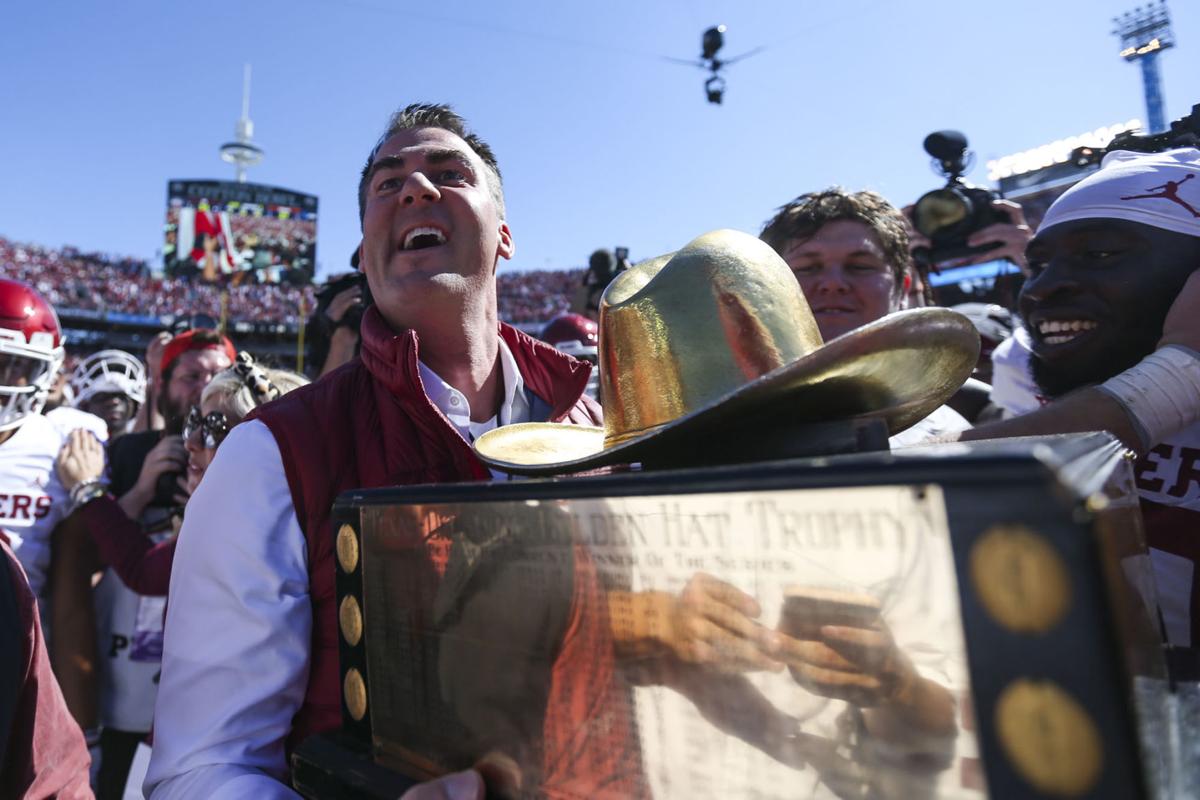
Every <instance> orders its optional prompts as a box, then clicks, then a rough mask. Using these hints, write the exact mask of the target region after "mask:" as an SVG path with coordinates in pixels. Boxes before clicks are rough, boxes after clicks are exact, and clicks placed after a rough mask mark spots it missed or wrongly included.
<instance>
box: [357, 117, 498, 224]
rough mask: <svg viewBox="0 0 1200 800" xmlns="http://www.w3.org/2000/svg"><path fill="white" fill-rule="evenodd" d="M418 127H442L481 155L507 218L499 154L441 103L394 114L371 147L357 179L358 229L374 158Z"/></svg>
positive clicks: (488, 177) (489, 182)
mask: <svg viewBox="0 0 1200 800" xmlns="http://www.w3.org/2000/svg"><path fill="white" fill-rule="evenodd" d="M418 128H441V129H442V130H444V131H449V132H450V133H453V134H454V135H455V136H457V137H459V138H460V139H462V140H463V141H464V142H466V143H467V146H468V147H470V148H471V149H472V150H473V151H474V152H475V155H477V156H479V158H480V159H481V160H482V161H483V164H484V166H485V167H487V170H488V172H489V173H490V174H489V175H487V176H486V177H487V180H488V185H489V187H490V188H491V190H492V198H493V199H494V200H495V201H496V208H497V209H498V210H499V212H500V218H501V219H504V182H503V180H502V179H501V177H500V167H499V165H498V164H497V163H496V154H495V153H494V152H492V148H491V146H490V145H489V144H488V143H487V142H485V141H484V140H483V139H480V138H479V136H478V135H477V134H475V133H473V132H472V131H471V129H470V128H468V127H467V121H466V120H465V119H463V118H462V117H460V116H459V115H458V114H456V113H455V112H454V109H452V108H451V107H450V106H448V105H444V104H441V103H413V104H411V105H408V106H405V107H404V108H402V109H401V110H399V111H397V112H396V113H394V114H392V116H391V118H390V119H388V124H387V127H386V128H385V129H384V131H383V135H382V136H380V137H379V141H377V142H376V143H375V146H374V147H373V148H371V154H370V155H368V156H367V163H366V164H364V165H363V168H362V174H361V175H359V178H358V224H359V227H361V226H362V221H363V217H364V216H365V215H366V212H367V178H368V177H369V176H370V174H371V165H372V164H373V163H375V156H376V155H378V154H379V148H380V147H383V144H384V142H386V141H387V140H388V139H390V138H392V137H393V136H395V135H396V134H397V133H400V132H401V131H411V130H416V129H418Z"/></svg>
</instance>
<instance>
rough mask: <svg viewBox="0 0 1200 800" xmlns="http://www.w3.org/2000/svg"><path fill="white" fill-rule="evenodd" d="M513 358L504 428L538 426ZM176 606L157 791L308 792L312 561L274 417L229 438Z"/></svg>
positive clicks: (208, 794) (251, 795)
mask: <svg viewBox="0 0 1200 800" xmlns="http://www.w3.org/2000/svg"><path fill="white" fill-rule="evenodd" d="M500 363H501V368H502V370H503V374H504V387H505V394H504V402H503V403H502V405H501V408H500V412H499V414H498V415H497V416H498V417H499V421H500V424H508V423H510V422H522V421H527V420H528V419H529V413H530V409H529V404H528V402H527V400H526V398H525V392H524V381H522V380H521V376H520V373H519V372H518V371H517V364H516V361H515V360H514V359H513V356H512V353H511V352H509V350H508V347H507V346H506V345H505V344H504V341H503V340H501V342H500ZM420 368H421V377H422V381H423V382H424V384H425V391H426V394H427V395H428V396H429V398H430V400H432V401H433V403H434V405H436V406H438V408H440V409H441V410H442V412H443V413H444V414H446V416H447V418H449V419H450V420H451V422H452V423H453V424H454V426H455V427H456V428H457V429H458V430H459V433H461V434H462V435H463V436H464V438H467V439H468V441H470V437H471V435H472V434H474V435H479V434H481V433H483V432H484V431H485V430H488V429H490V428H488V427H480V428H479V429H478V430H476V424H475V423H471V422H470V408H469V407H468V406H467V403H466V398H465V397H463V395H462V394H461V393H460V392H458V391H457V390H456V389H454V388H453V387H451V386H449V385H448V384H446V383H445V381H442V380H441V379H440V378H438V377H437V375H436V374H435V373H434V372H433V371H432V370H430V369H428V368H427V367H425V366H424V365H420ZM479 425H480V426H486V425H488V423H479ZM495 425H496V420H495V419H493V420H491V421H490V427H495ZM464 428H465V430H464ZM169 598H170V602H169V604H168V606H167V623H166V639H165V643H164V651H163V663H162V679H161V682H160V684H159V688H158V702H157V704H156V706H155V716H154V753H153V756H152V757H151V761H150V769H149V771H148V772H147V775H146V783H145V791H146V794H147V796H153V798H154V800H160V798H168V800H171V799H173V798H215V797H220V798H246V800H274V798H296V797H298V796H299V795H297V794H296V793H295V792H293V791H292V790H291V789H290V788H288V787H287V786H286V785H284V784H283V783H282V780H283V776H284V775H285V773H286V771H287V763H286V760H285V756H284V740H285V739H286V737H287V735H288V733H289V732H290V731H291V727H292V718H293V717H294V716H295V714H296V712H297V711H298V710H299V708H300V705H301V703H302V702H303V700H304V693H305V688H306V686H307V683H308V660H309V647H310V644H311V641H312V605H311V603H310V600H309V587H308V552H307V546H306V542H305V539H304V533H303V532H302V531H301V530H300V524H299V522H298V521H297V519H296V512H295V509H294V508H293V506H292V495H291V491H290V489H289V488H288V483H287V478H286V477H285V475H284V471H283V461H282V459H281V457H280V455H279V447H278V445H277V444H276V442H275V437H274V436H273V435H272V434H271V432H270V430H269V429H268V428H267V426H266V425H265V424H263V423H262V422H260V421H258V420H252V421H249V422H246V423H243V424H241V425H238V426H237V427H235V428H234V429H233V430H232V431H231V432H230V434H229V436H228V437H227V438H226V439H225V441H224V442H223V443H222V444H221V447H220V449H219V450H218V451H217V454H216V458H215V459H214V460H213V463H212V464H211V466H209V468H208V471H207V472H206V473H205V474H204V479H203V480H202V481H201V482H200V485H199V486H198V487H197V488H196V493H195V494H194V495H192V499H191V500H190V501H189V502H188V505H187V514H186V516H185V518H184V523H183V530H182V531H181V532H180V536H179V544H178V545H176V551H175V566H174V568H173V569H172V570H171V586H170V594H169Z"/></svg>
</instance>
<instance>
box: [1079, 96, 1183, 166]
mask: <svg viewBox="0 0 1200 800" xmlns="http://www.w3.org/2000/svg"><path fill="white" fill-rule="evenodd" d="M1176 147H1197V148H1200V103H1197V104H1196V105H1194V106H1192V113H1190V114H1188V115H1187V116H1186V117H1180V118H1179V119H1177V120H1175V121H1174V122H1172V123H1171V127H1170V128H1168V129H1167V130H1165V131H1163V132H1162V133H1140V134H1139V133H1134V132H1133V131H1124V132H1122V133H1118V134H1117V135H1116V136H1115V137H1113V140H1112V141H1111V142H1109V143H1108V145H1107V146H1105V147H1103V148H1099V149H1097V148H1095V147H1076V148H1075V149H1074V150H1072V151H1071V161H1072V162H1074V163H1075V165H1076V166H1079V167H1086V166H1087V165H1088V164H1096V163H1099V162H1100V160H1101V159H1103V158H1104V156H1105V155H1107V154H1108V153H1111V152H1114V151H1116V150H1125V151H1126V152H1131V153H1161V152H1163V151H1164V150H1171V149H1173V148H1176Z"/></svg>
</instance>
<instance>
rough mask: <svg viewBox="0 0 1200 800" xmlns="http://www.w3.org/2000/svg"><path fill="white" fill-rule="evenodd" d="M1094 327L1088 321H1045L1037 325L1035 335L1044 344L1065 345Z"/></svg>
mask: <svg viewBox="0 0 1200 800" xmlns="http://www.w3.org/2000/svg"><path fill="white" fill-rule="evenodd" d="M1096 327H1097V324H1096V323H1095V322H1094V321H1092V320H1090V319H1047V320H1042V321H1041V322H1039V323H1038V324H1037V333H1038V338H1040V339H1041V340H1042V341H1043V342H1044V343H1046V344H1050V345H1055V344H1066V343H1067V342H1070V341H1074V340H1075V339H1077V338H1079V337H1080V336H1082V335H1083V334H1085V333H1087V332H1088V331H1093V330H1095V329H1096Z"/></svg>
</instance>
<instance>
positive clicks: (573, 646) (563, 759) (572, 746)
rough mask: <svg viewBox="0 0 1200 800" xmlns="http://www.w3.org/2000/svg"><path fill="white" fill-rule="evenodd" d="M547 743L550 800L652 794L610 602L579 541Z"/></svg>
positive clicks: (546, 725)
mask: <svg viewBox="0 0 1200 800" xmlns="http://www.w3.org/2000/svg"><path fill="white" fill-rule="evenodd" d="M543 731H544V739H543V746H544V748H545V750H544V752H545V772H544V774H545V778H544V783H543V785H542V787H541V791H542V792H543V793H544V794H545V795H546V796H547V797H550V798H563V799H564V800H565V798H584V797H586V798H640V797H648V796H649V792H648V790H647V788H646V781H645V778H644V774H643V770H642V757H641V747H640V744H639V740H638V735H637V730H636V729H635V722H634V713H633V698H632V695H631V694H630V689H629V688H628V687H627V686H625V685H624V684H623V682H622V681H621V679H620V678H619V676H618V674H617V671H616V668H615V659H614V654H613V642H612V627H611V625H610V622H609V618H608V604H607V602H606V600H605V597H604V592H603V590H602V589H601V587H600V579H599V576H598V575H597V573H596V567H595V565H594V564H593V563H592V560H591V558H590V556H589V553H588V550H587V548H586V547H584V546H583V545H581V544H578V543H577V544H576V545H575V582H574V590H573V597H572V602H571V617H570V620H569V621H568V623H567V631H566V634H565V636H564V637H563V644H562V649H561V650H560V651H559V655H558V658H557V659H556V660H555V662H554V669H553V672H552V674H551V679H550V696H549V699H548V702H547V704H546V720H545V723H544V728H543Z"/></svg>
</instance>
